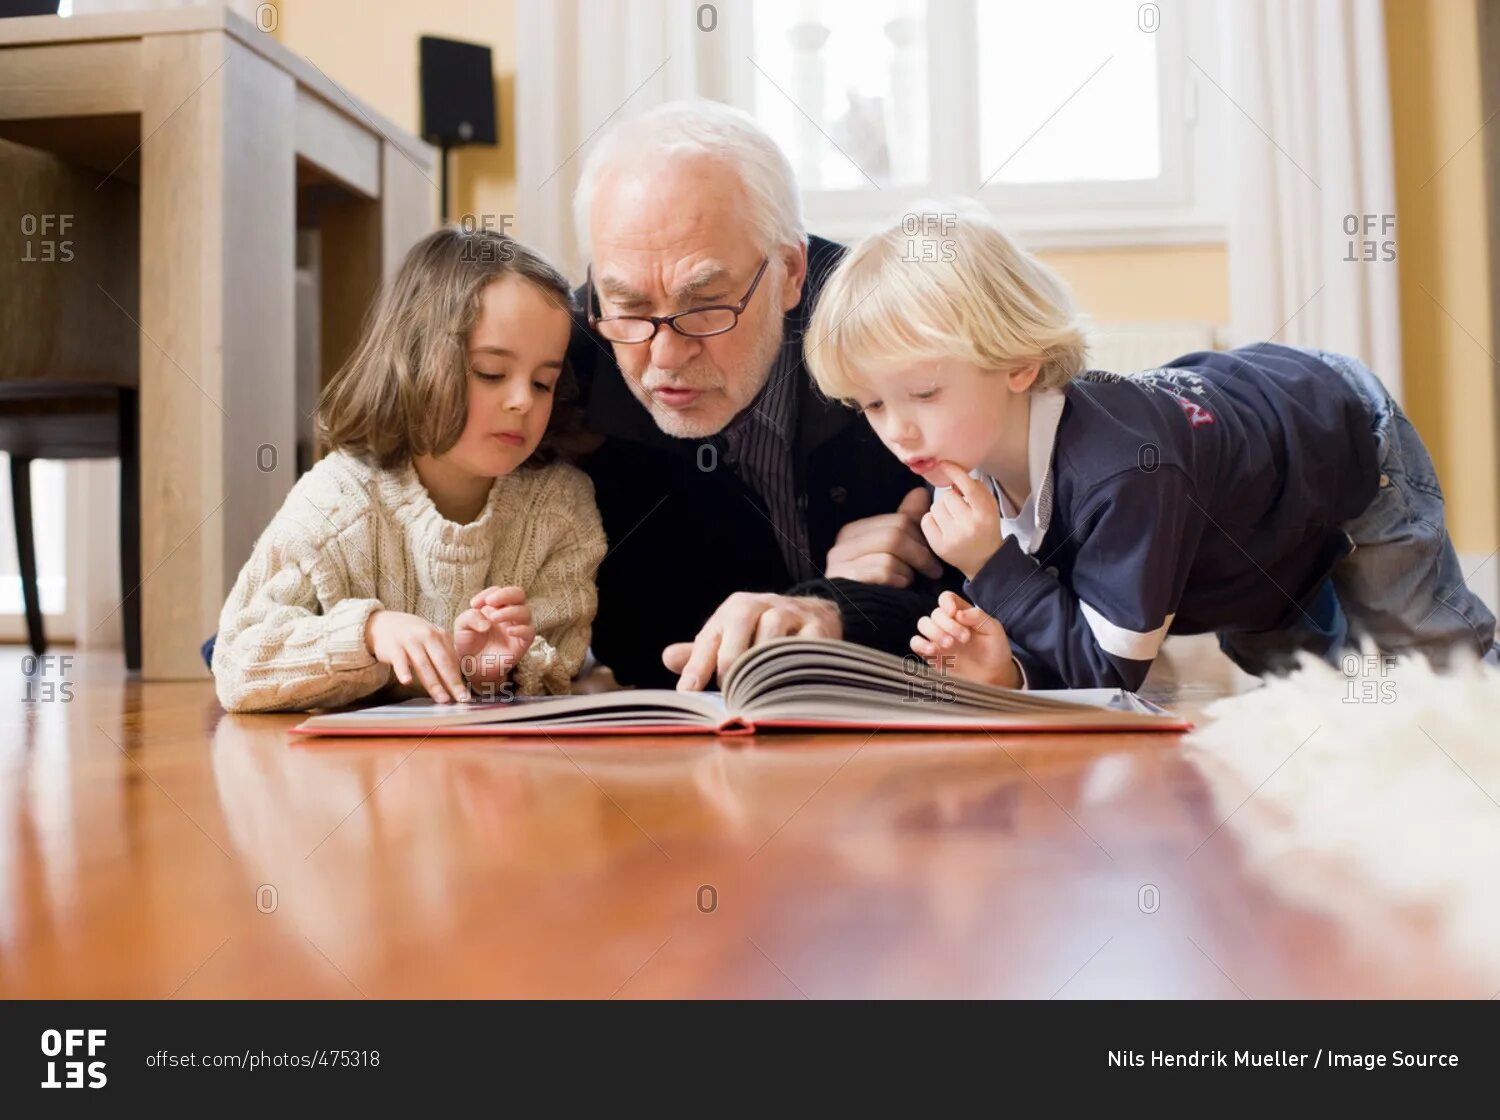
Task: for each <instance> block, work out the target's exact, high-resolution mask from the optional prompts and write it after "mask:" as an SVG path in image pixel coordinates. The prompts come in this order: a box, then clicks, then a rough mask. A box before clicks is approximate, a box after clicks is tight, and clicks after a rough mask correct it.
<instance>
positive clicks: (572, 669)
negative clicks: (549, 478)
mask: <svg viewBox="0 0 1500 1120" xmlns="http://www.w3.org/2000/svg"><path fill="white" fill-rule="evenodd" d="M557 469H558V471H559V480H558V485H557V486H556V487H555V488H554V489H553V491H552V494H551V497H550V499H549V500H548V502H547V504H546V505H545V506H544V507H543V508H542V509H540V510H538V511H537V518H538V521H539V522H540V523H541V524H545V525H547V526H548V527H549V530H550V531H548V532H546V533H540V534H538V538H537V539H538V540H540V541H545V542H546V543H545V544H544V545H543V546H542V547H543V548H544V549H545V555H544V556H543V557H542V559H541V563H540V565H539V566H538V568H537V572H536V575H535V577H534V578H533V579H532V580H531V581H530V582H529V583H528V584H527V585H526V587H525V588H524V590H525V592H526V602H527V605H528V606H530V608H531V620H532V624H533V625H534V626H535V627H536V639H535V640H534V641H533V642H532V643H531V648H530V649H528V650H527V651H526V653H525V654H524V655H523V656H522V658H521V662H520V664H519V665H517V666H516V672H515V683H516V689H517V691H518V692H519V693H521V694H522V695H526V696H535V695H539V694H544V693H552V694H559V693H568V692H570V691H572V682H573V677H574V676H576V675H577V673H578V670H579V669H580V668H581V667H582V665H583V659H584V655H585V654H586V653H587V652H588V648H589V637H590V632H591V628H592V626H593V622H594V612H595V610H596V609H597V608H598V604H599V593H598V589H597V587H596V585H595V577H596V575H597V573H598V571H599V564H600V562H601V561H602V560H603V559H604V553H605V548H606V545H605V539H604V526H603V524H602V523H601V522H600V520H599V510H598V507H597V506H596V505H595V504H594V485H593V483H592V482H590V481H589V478H588V476H587V475H585V474H584V473H583V472H582V471H579V470H576V469H575V468H573V467H561V468H557Z"/></svg>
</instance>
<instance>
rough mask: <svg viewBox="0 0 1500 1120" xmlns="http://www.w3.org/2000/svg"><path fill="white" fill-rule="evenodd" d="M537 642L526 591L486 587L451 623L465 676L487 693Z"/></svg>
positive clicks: (499, 682) (454, 645)
mask: <svg viewBox="0 0 1500 1120" xmlns="http://www.w3.org/2000/svg"><path fill="white" fill-rule="evenodd" d="M535 640H536V629H535V628H534V627H533V626H532V625H531V608H530V607H528V606H527V605H526V592H525V591H523V590H522V589H521V588H519V587H487V588H485V589H484V590H483V591H481V592H480V593H479V594H478V595H475V596H474V598H472V599H470V600H469V609H468V610H466V611H464V612H463V613H462V614H460V615H459V616H458V617H457V618H455V619H454V620H453V647H454V649H455V650H457V652H458V657H459V663H460V665H461V667H462V668H463V670H464V675H465V676H466V677H468V678H469V681H470V682H471V683H472V684H473V685H474V686H475V687H476V688H480V689H481V690H483V691H484V692H486V693H488V692H489V691H490V690H491V689H492V688H493V686H495V685H498V684H503V683H504V682H505V680H506V679H507V678H508V677H509V676H510V674H511V672H512V671H513V670H514V669H515V667H516V665H517V664H518V663H519V662H520V660H521V658H522V657H523V656H525V654H526V651H527V650H528V649H530V648H531V643H532V642H533V641H535Z"/></svg>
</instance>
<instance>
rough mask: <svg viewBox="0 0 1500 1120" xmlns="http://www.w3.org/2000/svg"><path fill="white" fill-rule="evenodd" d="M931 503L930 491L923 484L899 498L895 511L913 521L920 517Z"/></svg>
mask: <svg viewBox="0 0 1500 1120" xmlns="http://www.w3.org/2000/svg"><path fill="white" fill-rule="evenodd" d="M931 505H932V492H931V491H929V490H928V489H927V487H925V486H918V487H917V488H916V489H915V490H912V491H910V492H909V493H908V494H907V495H906V497H904V498H902V499H901V504H900V505H899V506H897V507H896V512H897V513H899V514H901V515H902V516H904V517H908V518H910V519H911V520H912V522H913V523H915V522H917V521H918V520H920V519H921V517H922V515H923V514H924V513H926V512H927V510H928V509H929V508H930V507H931Z"/></svg>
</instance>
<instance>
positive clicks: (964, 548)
mask: <svg viewBox="0 0 1500 1120" xmlns="http://www.w3.org/2000/svg"><path fill="white" fill-rule="evenodd" d="M938 467H939V468H940V470H941V471H942V472H943V473H945V474H946V475H947V476H948V480H947V485H949V486H951V487H952V489H951V490H949V491H948V492H947V493H946V494H944V495H943V496H942V497H941V498H940V499H938V500H937V501H936V502H934V503H933V504H932V509H931V510H930V511H928V513H927V514H926V515H924V516H923V518H922V535H923V536H925V537H926V538H927V543H928V544H930V545H931V546H932V551H934V552H936V553H937V554H938V555H939V556H941V557H942V558H943V559H944V560H946V561H947V562H948V563H950V564H952V565H953V566H954V567H955V568H957V569H958V570H959V571H961V572H963V574H964V578H965V579H973V578H974V577H975V576H976V575H977V574H978V573H979V569H980V568H982V567H984V566H985V564H986V563H988V562H989V559H990V557H991V556H993V555H995V553H997V552H999V551H1000V543H1001V542H1000V504H999V503H998V502H996V501H995V495H994V494H993V493H992V492H991V491H990V488H989V487H988V486H986V485H985V484H984V483H982V482H980V481H979V480H978V479H977V478H970V477H969V472H968V471H966V470H964V469H963V468H962V467H960V466H959V465H958V464H957V463H954V462H952V461H950V460H946V459H945V460H944V461H943V462H941V463H939V464H938Z"/></svg>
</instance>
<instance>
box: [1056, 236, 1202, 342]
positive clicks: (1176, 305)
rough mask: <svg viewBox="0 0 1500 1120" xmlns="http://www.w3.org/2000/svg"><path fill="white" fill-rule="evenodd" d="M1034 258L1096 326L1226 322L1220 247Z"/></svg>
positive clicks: (1082, 252)
mask: <svg viewBox="0 0 1500 1120" xmlns="http://www.w3.org/2000/svg"><path fill="white" fill-rule="evenodd" d="M1037 255H1038V256H1040V257H1041V258H1042V260H1044V261H1046V262H1047V263H1048V264H1050V265H1051V266H1052V267H1053V268H1055V269H1057V271H1058V272H1059V273H1061V274H1062V277H1063V279H1065V280H1067V282H1068V283H1069V284H1070V285H1072V287H1073V294H1074V295H1075V296H1076V297H1077V299H1078V305H1079V307H1081V308H1082V309H1083V310H1084V311H1086V312H1087V313H1088V315H1089V316H1090V317H1091V318H1093V319H1094V320H1095V321H1096V322H1100V323H1123V322H1131V321H1135V320H1147V321H1149V320H1157V321H1163V322H1165V321H1175V322H1193V323H1214V324H1216V325H1223V324H1226V323H1228V322H1229V257H1228V253H1227V252H1226V251H1225V248H1224V246H1222V245H1183V246H1162V247H1160V248H1151V249H1068V250H1052V251H1050V252H1045V253H1039V254H1037Z"/></svg>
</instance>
